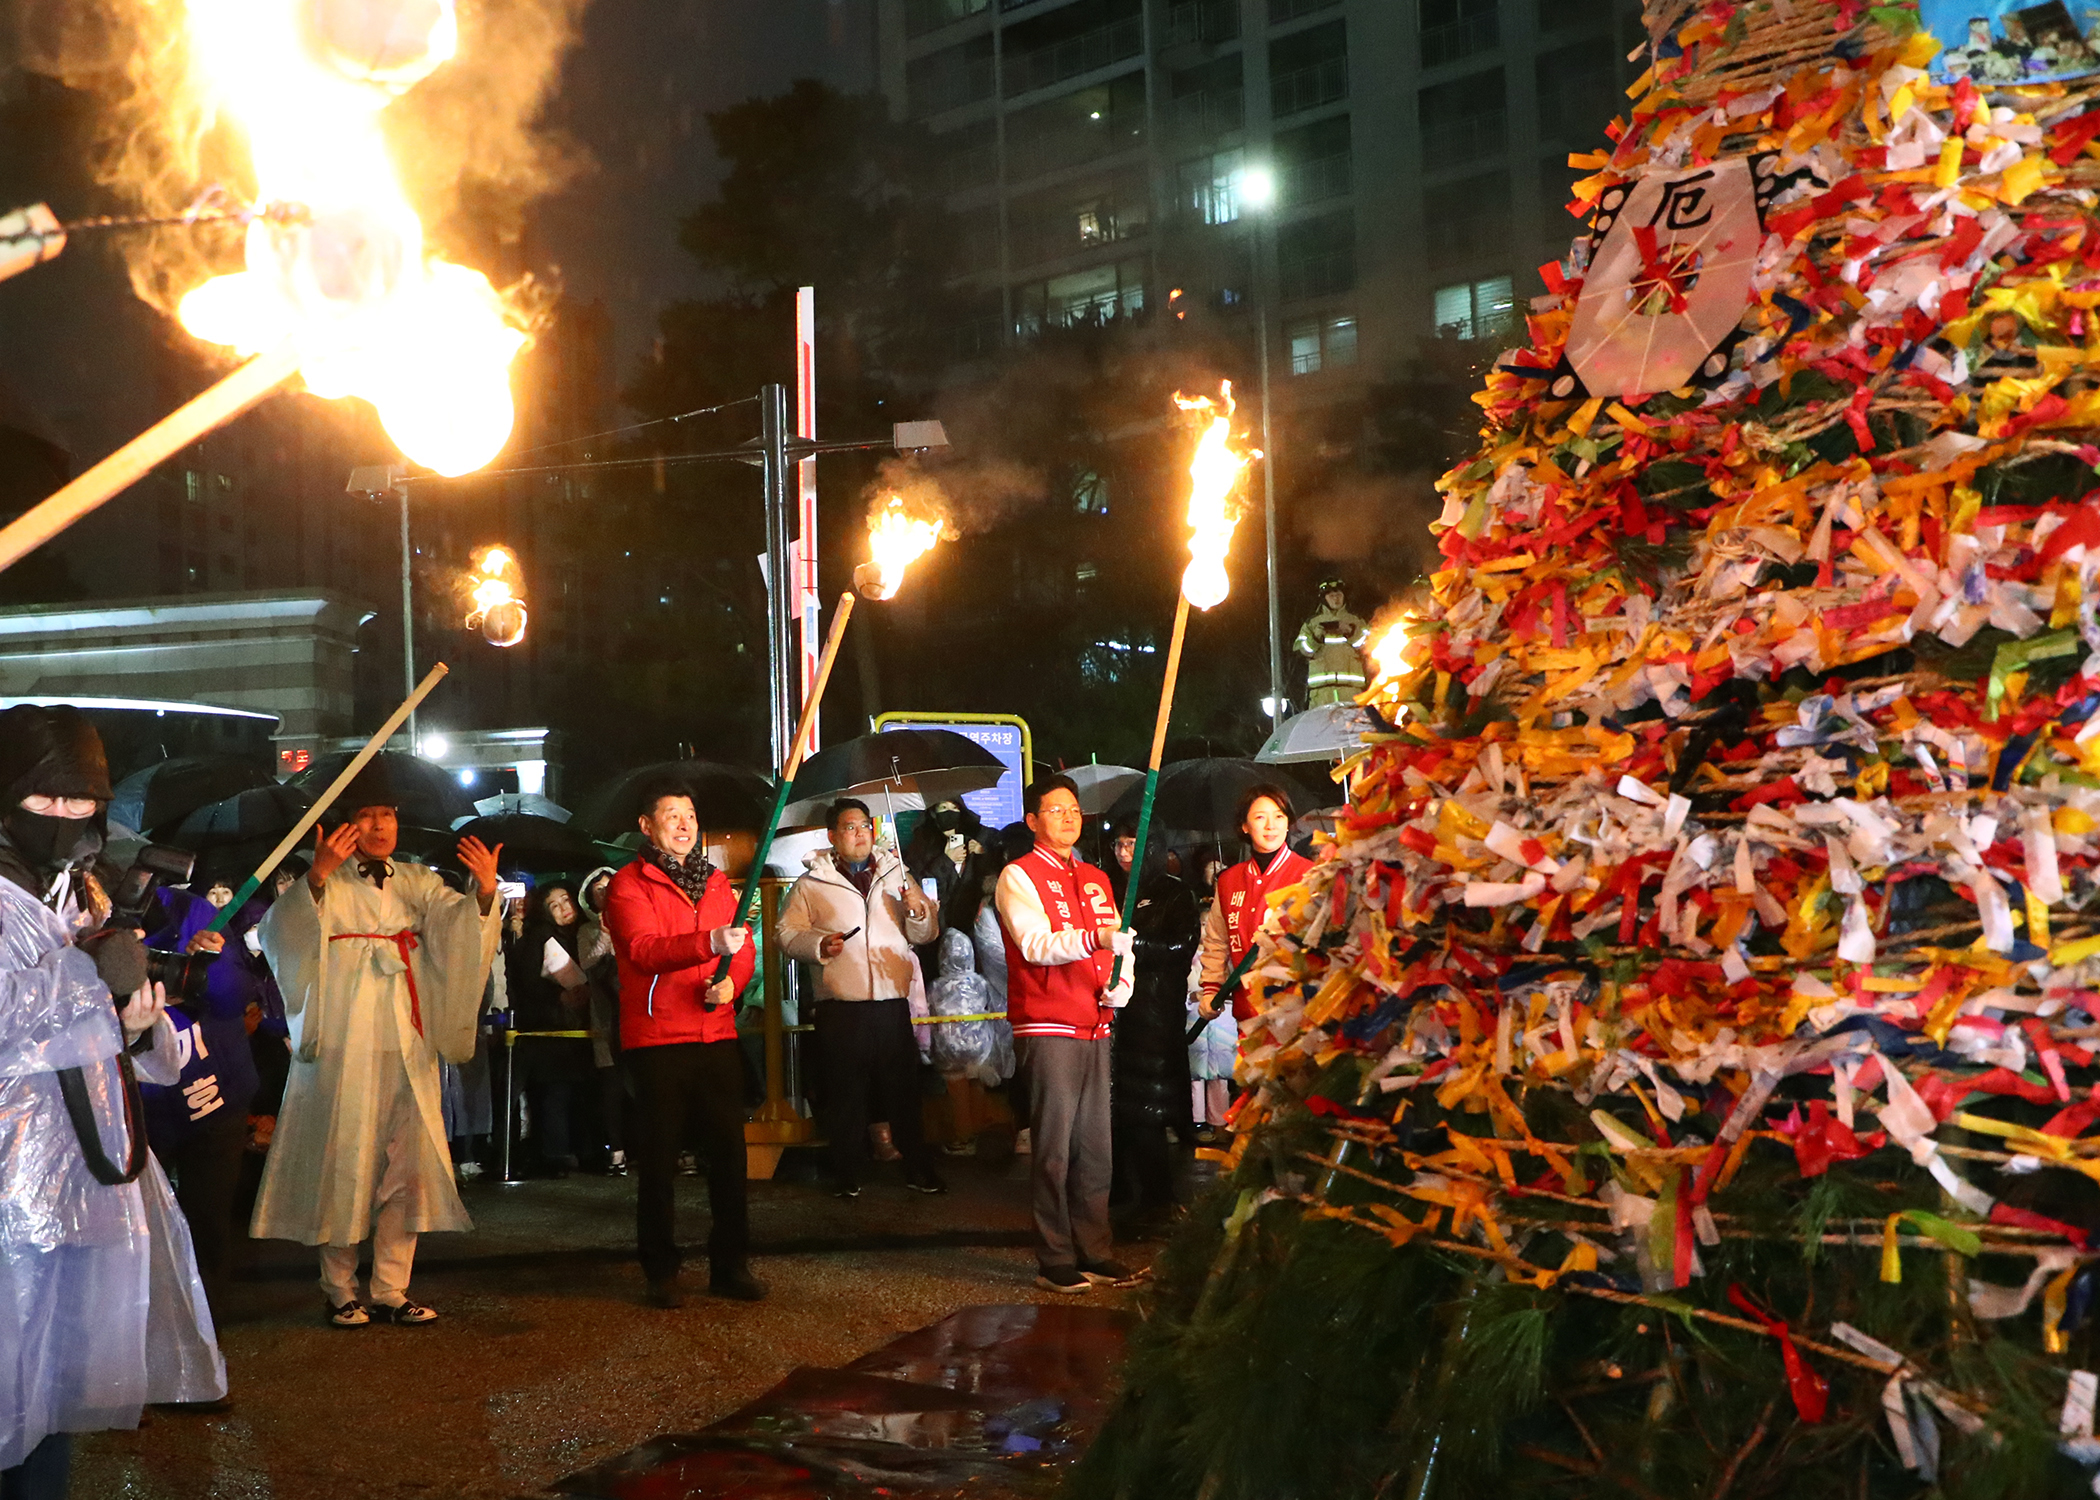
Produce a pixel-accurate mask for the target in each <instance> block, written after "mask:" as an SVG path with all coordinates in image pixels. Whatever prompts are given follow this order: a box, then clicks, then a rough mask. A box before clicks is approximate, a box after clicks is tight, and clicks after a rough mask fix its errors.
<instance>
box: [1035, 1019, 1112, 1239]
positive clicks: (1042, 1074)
mask: <svg viewBox="0 0 2100 1500" xmlns="http://www.w3.org/2000/svg"><path fill="white" fill-rule="evenodd" d="M1014 1046H1015V1047H1016V1048H1017V1049H1018V1050H1019V1051H1020V1054H1021V1066H1022V1069H1023V1071H1024V1072H1025V1073H1026V1075H1027V1078H1028V1124H1029V1130H1030V1132H1031V1134H1030V1136H1029V1139H1030V1141H1031V1142H1032V1143H1033V1151H1034V1155H1033V1156H1032V1157H1031V1159H1030V1166H1029V1174H1028V1180H1029V1188H1030V1191H1031V1193H1032V1195H1033V1199H1034V1207H1035V1242H1036V1243H1035V1255H1036V1260H1037V1261H1038V1263H1040V1264H1041V1265H1043V1266H1044V1267H1046V1268H1047V1267H1050V1266H1071V1265H1081V1264H1084V1265H1093V1264H1095V1263H1097V1262H1099V1261H1104V1260H1107V1259H1108V1252H1109V1245H1110V1242H1109V1232H1108V1186H1109V1173H1110V1167H1111V1157H1110V1148H1109V1126H1108V1049H1109V1040H1108V1038H1107V1037H1103V1038H1101V1040H1100V1041H1098V1042H1083V1041H1080V1040H1078V1039H1076V1038H1074V1037H1064V1036H1024V1037H1016V1038H1014Z"/></svg>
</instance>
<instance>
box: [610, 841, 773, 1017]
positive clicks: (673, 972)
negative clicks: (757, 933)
mask: <svg viewBox="0 0 2100 1500" xmlns="http://www.w3.org/2000/svg"><path fill="white" fill-rule="evenodd" d="M735 920H736V892H735V891H734V890H732V889H731V888H730V884H729V877H728V876H727V875H724V874H723V873H722V872H721V871H720V870H715V871H713V872H712V873H710V874H709V875H708V877H707V886H706V889H704V890H703V891H702V892H701V893H700V899H699V900H698V901H693V900H691V899H690V898H688V897H687V896H686V894H685V892H683V891H681V890H680V889H679V888H678V887H677V886H676V885H674V884H673V883H672V881H671V877H670V876H668V875H666V874H665V873H664V872H663V871H662V870H660V869H658V868H657V867H656V866H655V865H653V864H651V863H650V862H649V861H648V860H646V859H637V860H636V861H635V862H634V863H633V864H631V865H628V866H627V867H626V868H625V869H623V870H622V871H620V873H619V874H617V875H615V876H613V878H612V884H611V885H609V886H607V887H606V890H605V930H606V931H607V932H609V933H610V934H612V940H613V951H614V952H615V953H616V954H618V955H619V959H620V1048H621V1050H622V1051H627V1052H631V1051H633V1050H634V1049H635V1048H637V1047H662V1046H667V1045H670V1044H671V1043H674V1042H730V1041H735V1040H736V1006H735V1004H734V1003H731V1004H728V1005H718V1006H716V1007H715V1008H714V1009H713V1010H708V1009H706V1008H705V1007H704V1006H702V1004H701V1000H702V997H703V996H705V994H706V992H707V987H708V983H709V981H711V980H712V979H713V978H714V975H715V965H716V963H717V961H718V960H717V958H716V956H715V953H714V950H713V948H712V947H711V946H710V944H709V941H708V936H709V934H710V933H712V932H713V931H714V930H715V929H716V928H717V927H727V926H728V925H729V924H730V923H731V922H733V921H735ZM747 933H748V929H747ZM757 958H758V950H757V947H756V945H755V944H754V943H752V942H751V941H750V940H749V939H748V937H747V939H746V941H745V943H744V946H743V947H742V948H739V949H738V950H737V953H736V957H735V958H734V959H733V960H732V961H731V962H730V965H729V977H730V979H731V980H732V981H734V982H735V984H736V987H737V989H738V990H739V991H741V990H742V989H743V988H744V986H745V985H747V984H749V983H750V982H751V973H752V969H753V967H754V966H755V965H756V963H757Z"/></svg>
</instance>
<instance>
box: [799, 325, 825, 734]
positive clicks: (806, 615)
mask: <svg viewBox="0 0 2100 1500" xmlns="http://www.w3.org/2000/svg"><path fill="white" fill-rule="evenodd" d="M816 435H817V289H816V288H815V287H810V286H805V287H801V288H799V289H797V291H796V293H795V436H796V437H800V438H812V439H813V438H815V437H816ZM795 477H796V507H795V508H796V518H797V526H798V532H797V536H796V539H795V611H796V614H797V615H798V616H799V617H800V620H801V626H802V640H801V668H800V672H799V674H798V676H797V681H798V682H799V683H800V684H801V689H802V701H803V702H805V703H806V702H808V701H809V693H810V688H811V687H812V686H813V685H814V684H815V683H816V680H817V657H818V655H819V653H821V651H822V650H823V646H824V600H823V598H822V596H821V595H819V594H818V593H817V460H816V458H815V457H814V456H812V457H809V458H805V459H803V460H802V461H801V462H800V463H798V464H796V465H795ZM810 732H811V734H817V733H818V729H817V726H816V725H815V724H812V725H811V726H810Z"/></svg>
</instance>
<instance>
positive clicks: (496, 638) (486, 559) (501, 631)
mask: <svg viewBox="0 0 2100 1500" xmlns="http://www.w3.org/2000/svg"><path fill="white" fill-rule="evenodd" d="M517 579H518V560H517V559H516V558H515V557H512V556H511V555H510V553H509V551H508V550H506V549H505V548H502V547H490V548H489V549H488V550H487V551H485V552H483V553H482V554H481V556H480V557H479V558H477V559H475V562H474V573H473V577H472V584H473V587H472V589H471V590H470V593H471V597H472V598H473V600H474V609H473V612H472V613H471V614H469V615H468V616H467V629H469V630H477V629H478V630H479V631H480V632H481V634H482V636H483V637H484V638H485V639H486V640H487V641H488V643H489V644H490V645H491V646H515V645H517V644H518V642H520V641H522V640H524V639H525V601H524V600H523V599H521V598H519V597H518V593H517V590H516V588H515V587H514V586H513V584H514V583H515V582H516V581H517Z"/></svg>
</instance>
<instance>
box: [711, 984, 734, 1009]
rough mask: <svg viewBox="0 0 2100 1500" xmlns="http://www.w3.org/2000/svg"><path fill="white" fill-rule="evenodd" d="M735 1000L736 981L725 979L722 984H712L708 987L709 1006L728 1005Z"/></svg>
mask: <svg viewBox="0 0 2100 1500" xmlns="http://www.w3.org/2000/svg"><path fill="white" fill-rule="evenodd" d="M735 998H736V981H735V980H734V979H725V980H723V981H722V982H721V983H720V984H711V985H709V986H708V987H707V1003H708V1005H709V1006H717V1005H727V1004H728V1003H729V1002H730V1001H732V1000H734V999H735Z"/></svg>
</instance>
